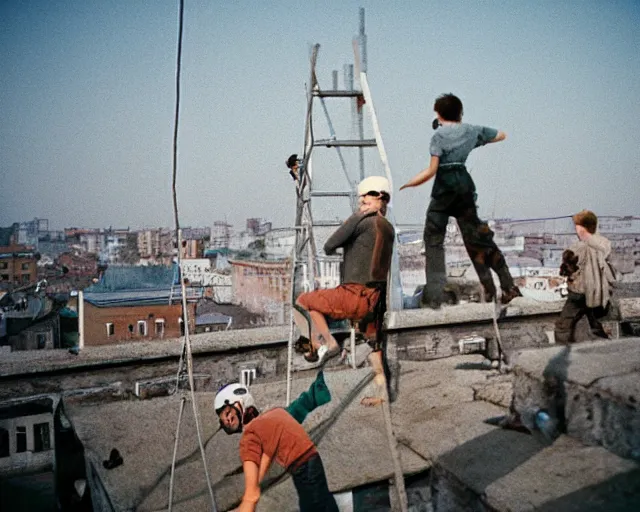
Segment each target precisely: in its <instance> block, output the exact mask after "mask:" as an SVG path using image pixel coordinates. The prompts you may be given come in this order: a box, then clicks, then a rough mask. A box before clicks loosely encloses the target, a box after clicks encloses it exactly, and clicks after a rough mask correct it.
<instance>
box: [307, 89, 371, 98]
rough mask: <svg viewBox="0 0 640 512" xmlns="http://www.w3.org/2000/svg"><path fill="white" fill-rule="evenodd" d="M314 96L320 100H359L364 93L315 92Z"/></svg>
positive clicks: (348, 91) (349, 91)
mask: <svg viewBox="0 0 640 512" xmlns="http://www.w3.org/2000/svg"><path fill="white" fill-rule="evenodd" d="M313 95H314V96H318V97H319V98H357V97H358V96H362V91H356V90H355V89H352V90H342V91H320V90H317V89H316V90H315V91H313Z"/></svg>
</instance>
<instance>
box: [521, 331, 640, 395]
mask: <svg viewBox="0 0 640 512" xmlns="http://www.w3.org/2000/svg"><path fill="white" fill-rule="evenodd" d="M512 364H513V365H514V371H515V372H524V373H528V374H529V375H532V376H538V377H540V378H543V377H544V376H545V375H555V376H559V377H561V378H562V379H563V380H566V381H570V382H574V383H576V384H580V385H582V386H586V387H588V386H591V385H592V384H594V383H596V382H597V381H599V380H600V379H604V378H612V377H616V376H624V375H637V376H638V378H639V379H640V338H620V339H617V340H606V341H593V342H584V343H576V344H573V345H569V346H565V345H555V346H550V347H545V348H542V349H536V350H521V351H519V352H517V353H515V354H514V356H513V358H512Z"/></svg>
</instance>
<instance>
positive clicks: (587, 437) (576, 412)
mask: <svg viewBox="0 0 640 512" xmlns="http://www.w3.org/2000/svg"><path fill="white" fill-rule="evenodd" d="M513 373H514V376H515V378H514V402H513V405H514V407H515V409H516V410H517V411H518V412H519V413H520V414H521V416H522V418H523V421H524V422H525V424H529V425H533V424H534V419H533V416H534V415H535V413H536V411H538V410H539V409H544V410H546V411H547V412H548V413H549V415H550V416H551V417H552V418H553V419H554V420H555V421H557V422H558V425H559V428H560V429H561V430H564V431H566V432H567V434H569V435H570V436H572V437H575V438H576V439H579V440H580V441H582V442H584V443H586V444H589V445H602V446H603V447H605V448H607V449H608V450H611V451H612V452H614V453H616V454H618V455H620V456H622V457H628V458H635V459H640V403H639V402H640V338H625V339H620V340H609V341H597V342H589V343H580V344H575V345H571V346H562V347H560V346H557V347H548V348H545V349H542V350H535V351H534V350H524V351H521V352H520V353H519V354H517V358H516V361H515V363H514V368H513Z"/></svg>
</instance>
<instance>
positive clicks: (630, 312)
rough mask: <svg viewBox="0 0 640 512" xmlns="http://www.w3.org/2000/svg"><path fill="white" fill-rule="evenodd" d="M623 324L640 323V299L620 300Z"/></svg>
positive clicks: (619, 307)
mask: <svg viewBox="0 0 640 512" xmlns="http://www.w3.org/2000/svg"><path fill="white" fill-rule="evenodd" d="M618 311H619V315H620V321H621V322H629V321H631V322H633V321H636V322H638V321H640V298H630V299H618Z"/></svg>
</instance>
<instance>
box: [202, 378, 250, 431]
mask: <svg viewBox="0 0 640 512" xmlns="http://www.w3.org/2000/svg"><path fill="white" fill-rule="evenodd" d="M238 403H239V404H240V407H238V405H237V404H238ZM226 406H229V407H232V408H233V409H234V410H235V411H236V413H237V415H238V420H239V421H238V426H237V427H235V428H231V427H229V426H227V425H225V423H224V422H223V421H222V417H220V413H221V412H222V411H223V409H224V408H225V407H226ZM213 407H214V409H215V411H216V414H217V415H218V417H219V418H220V428H221V429H222V430H224V431H225V432H226V433H227V434H235V433H238V432H242V426H243V425H245V424H246V423H249V422H250V421H251V420H252V419H254V418H255V417H257V416H258V414H260V413H259V412H258V409H256V407H255V406H254V405H253V397H252V396H251V393H249V390H248V389H247V387H246V386H243V385H242V384H239V383H237V382H234V383H233V384H227V385H226V386H225V387H223V388H222V389H221V390H220V391H218V394H217V395H216V397H215V398H214V400H213Z"/></svg>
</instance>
